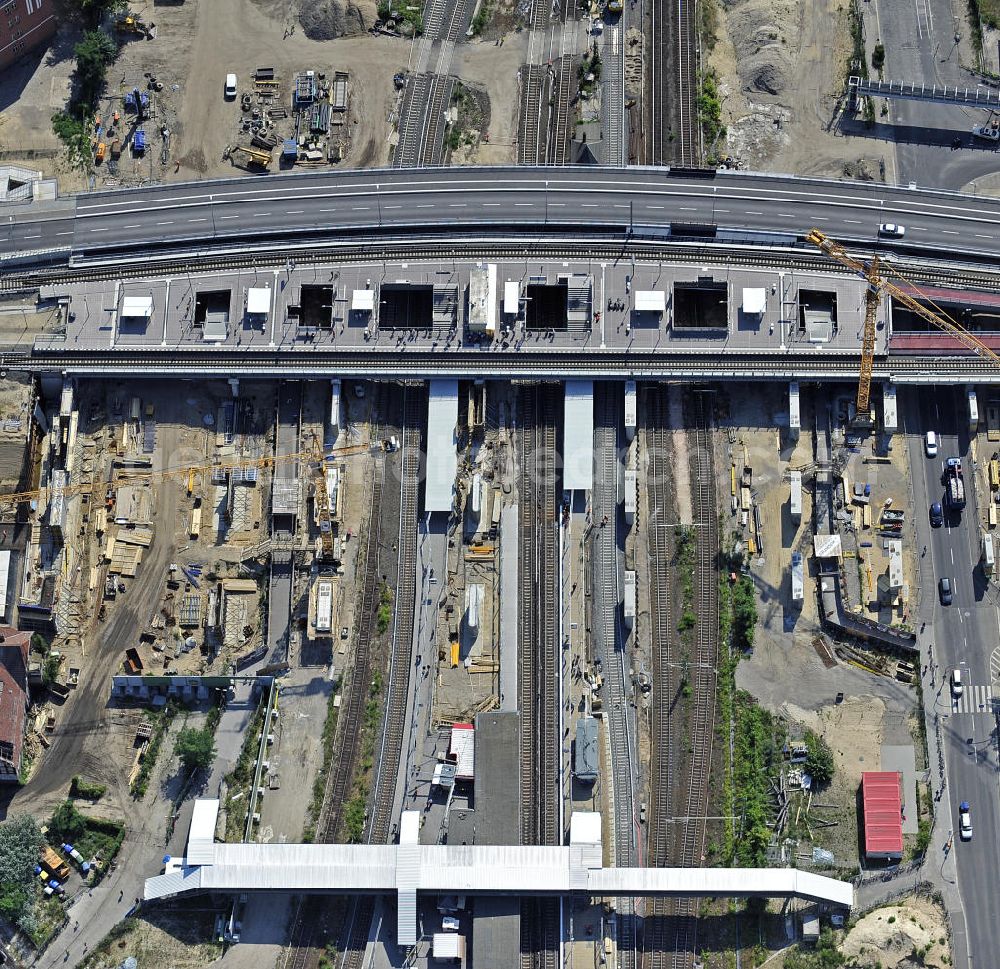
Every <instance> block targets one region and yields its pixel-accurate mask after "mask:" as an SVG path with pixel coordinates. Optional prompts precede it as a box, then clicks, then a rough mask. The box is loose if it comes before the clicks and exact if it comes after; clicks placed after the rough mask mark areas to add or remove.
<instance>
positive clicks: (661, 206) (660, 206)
mask: <svg viewBox="0 0 1000 969" xmlns="http://www.w3.org/2000/svg"><path fill="white" fill-rule="evenodd" d="M646 208H647V209H664V208H666V206H665V205H647V206H646ZM719 211H720V212H721V211H722V209H719Z"/></svg>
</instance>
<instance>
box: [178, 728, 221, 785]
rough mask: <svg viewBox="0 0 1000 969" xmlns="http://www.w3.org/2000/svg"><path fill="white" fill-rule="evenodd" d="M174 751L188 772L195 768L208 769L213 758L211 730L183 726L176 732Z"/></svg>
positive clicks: (213, 740)
mask: <svg viewBox="0 0 1000 969" xmlns="http://www.w3.org/2000/svg"><path fill="white" fill-rule="evenodd" d="M174 753H175V754H176V755H177V756H178V757H179V758H180V761H181V763H182V764H183V765H184V769H185V770H186V771H187V772H188V773H189V774H193V773H194V772H195V771H197V770H208V768H209V767H211V766H212V761H213V760H214V759H215V738H214V737H213V736H212V731H211V730H208V729H204V730H196V729H195V728H194V727H185V728H184V729H183V730H181V731H180V733H178V734H177V742H176V743H175V744H174Z"/></svg>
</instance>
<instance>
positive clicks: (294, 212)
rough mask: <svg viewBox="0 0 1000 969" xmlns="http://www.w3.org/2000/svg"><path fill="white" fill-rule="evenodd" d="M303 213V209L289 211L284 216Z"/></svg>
mask: <svg viewBox="0 0 1000 969" xmlns="http://www.w3.org/2000/svg"><path fill="white" fill-rule="evenodd" d="M304 213H305V209H289V210H288V211H287V212H286V213H285V215H303V214H304Z"/></svg>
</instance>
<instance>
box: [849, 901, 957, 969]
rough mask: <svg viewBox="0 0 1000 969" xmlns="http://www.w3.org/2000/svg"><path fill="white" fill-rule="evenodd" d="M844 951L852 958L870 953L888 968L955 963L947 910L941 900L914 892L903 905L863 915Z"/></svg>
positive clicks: (872, 957)
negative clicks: (952, 961) (952, 954)
mask: <svg viewBox="0 0 1000 969" xmlns="http://www.w3.org/2000/svg"><path fill="white" fill-rule="evenodd" d="M840 951H841V952H843V953H844V955H845V956H847V957H848V958H856V959H859V960H861V959H863V958H864V957H866V956H867V957H868V958H869V959H874V960H875V961H874V962H873V963H872V964H873V965H879V966H883V967H885V969H897V967H898V969H903V967H909V966H918V965H919V966H929V967H930V966H934V967H936V966H947V965H951V947H950V945H949V944H948V928H947V922H946V918H945V914H944V912H943V911H942V910H941V906H940V904H938V902H936V901H933V900H932V899H929V898H927V897H925V896H923V895H912V896H910V897H908V898H905V899H903V900H902V901H901V902H900V904H899V905H890V906H887V907H886V908H880V909H877V910H876V911H874V912H871V913H870V914H869V915H866V916H865V917H864V918H862V919H859V920H858V922H857V923H856V924H855V925H854V926H853V927H852V928H851V929H850V931H849V932H848V933H847V935H846V937H845V938H844V941H843V943H842V944H841V946H840ZM918 951H919V952H921V953H922V955H918V954H917V953H918Z"/></svg>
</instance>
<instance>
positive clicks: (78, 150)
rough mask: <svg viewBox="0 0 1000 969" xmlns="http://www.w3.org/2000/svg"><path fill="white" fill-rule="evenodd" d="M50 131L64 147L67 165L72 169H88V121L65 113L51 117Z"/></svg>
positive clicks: (85, 118)
mask: <svg viewBox="0 0 1000 969" xmlns="http://www.w3.org/2000/svg"><path fill="white" fill-rule="evenodd" d="M52 130H53V131H54V132H55V133H56V137H57V138H58V139H59V140H60V141H61V142H62V143H63V145H65V147H66V154H67V156H68V157H69V163H70V165H72V166H73V167H74V168H79V169H84V170H86V169H87V168H89V167H90V134H89V132H90V119H89V118H87V117H80V118H74V117H73V116H72V115H69V114H67V113H66V112H65V111H60V112H59V113H58V114H54V115H52Z"/></svg>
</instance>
